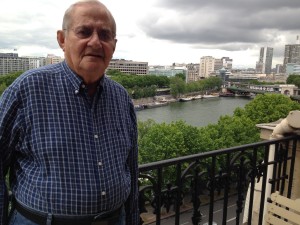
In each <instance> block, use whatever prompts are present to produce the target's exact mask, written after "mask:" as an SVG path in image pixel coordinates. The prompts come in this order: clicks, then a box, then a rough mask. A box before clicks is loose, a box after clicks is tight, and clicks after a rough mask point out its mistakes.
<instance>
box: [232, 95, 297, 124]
mask: <svg viewBox="0 0 300 225" xmlns="http://www.w3.org/2000/svg"><path fill="white" fill-rule="evenodd" d="M292 110H300V104H299V103H297V102H295V101H292V100H291V99H290V98H289V97H287V96H285V95H281V94H264V95H257V96H256V97H255V99H253V100H252V101H251V102H249V103H248V104H247V105H246V106H245V108H244V109H236V110H235V111H234V115H235V116H239V117H241V116H244V117H245V118H249V119H251V120H252V121H253V123H255V124H258V123H268V122H274V121H276V120H278V119H280V118H285V117H286V116H287V115H288V113H289V112H290V111H292Z"/></svg>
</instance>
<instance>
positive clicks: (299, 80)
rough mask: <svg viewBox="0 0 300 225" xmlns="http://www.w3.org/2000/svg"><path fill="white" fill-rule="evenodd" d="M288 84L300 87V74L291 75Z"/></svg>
mask: <svg viewBox="0 0 300 225" xmlns="http://www.w3.org/2000/svg"><path fill="white" fill-rule="evenodd" d="M286 83H287V84H295V85H296V86H297V87H300V74H291V75H289V77H288V78H287V80H286Z"/></svg>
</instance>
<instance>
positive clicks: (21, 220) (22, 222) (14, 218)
mask: <svg viewBox="0 0 300 225" xmlns="http://www.w3.org/2000/svg"><path fill="white" fill-rule="evenodd" d="M8 225H40V224H37V223H34V222H32V221H31V220H28V219H27V218H25V217H24V216H22V215H21V214H20V213H19V212H18V211H16V210H14V211H13V212H12V214H11V217H10V220H9V223H8ZM115 225H125V210H124V207H123V208H122V210H121V215H120V220H119V221H118V223H116V224H115Z"/></svg>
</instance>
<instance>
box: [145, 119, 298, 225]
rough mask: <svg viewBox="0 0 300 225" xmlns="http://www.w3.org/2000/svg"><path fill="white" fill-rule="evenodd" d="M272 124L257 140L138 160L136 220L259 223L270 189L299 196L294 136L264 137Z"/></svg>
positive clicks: (288, 195)
mask: <svg viewBox="0 0 300 225" xmlns="http://www.w3.org/2000/svg"><path fill="white" fill-rule="evenodd" d="M297 121H299V120H297ZM297 123H298V122H297ZM267 127H268V126H267ZM274 127H275V126H273V125H272V124H271V125H269V128H266V127H265V126H261V137H262V138H265V139H268V140H264V141H261V142H258V143H252V144H247V145H243V146H237V147H233V148H227V149H221V150H215V151H211V152H206V153H199V154H196V155H190V156H184V157H180V158H175V159H170V160H164V161H159V162H153V163H148V164H144V165H140V167H139V173H140V174H139V185H140V186H139V191H140V198H139V208H140V213H141V223H140V224H157V225H160V224H175V225H179V224H193V225H196V224H197V225H198V224H201V225H202V224H208V225H214V224H218V225H219V224H223V225H224V224H243V225H246V224H247V225H251V224H253V225H257V224H258V225H261V224H265V222H264V216H265V215H266V205H267V204H268V201H267V200H268V198H269V197H270V195H271V193H274V192H276V191H278V192H279V194H280V195H282V196H285V197H287V198H291V199H295V198H300V189H299V185H300V179H299V177H300V171H299V168H300V165H299V164H300V152H299V151H300V142H299V141H300V136H299V135H296V134H290V135H284V137H280V138H272V139H269V136H270V134H271V133H272V132H273V133H274V131H273V130H274ZM216 210H217V211H218V214H216V213H215V211H216ZM183 217H184V218H185V219H183ZM187 217H188V222H186V218H187ZM165 218H167V219H165Z"/></svg>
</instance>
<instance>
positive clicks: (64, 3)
mask: <svg viewBox="0 0 300 225" xmlns="http://www.w3.org/2000/svg"><path fill="white" fill-rule="evenodd" d="M73 2H74V1H73V0H15V1H13V0H1V3H0V6H1V7H0V28H1V30H0V52H13V50H14V49H17V53H19V56H46V55H47V54H48V53H50V54H55V55H59V56H63V54H62V51H61V50H60V49H59V47H58V44H57V41H56V30H58V29H60V28H61V21H62V17H63V14H64V11H65V10H66V8H67V7H68V6H69V5H70V4H71V3H73ZM102 2H103V3H104V4H105V5H106V6H107V7H108V8H109V9H110V10H111V12H112V14H113V15H114V17H115V19H116V22H117V39H118V43H117V49H116V52H115V54H114V58H123V59H127V60H134V61H145V62H149V65H156V64H160V65H169V64H172V63H173V62H176V63H199V61H200V58H201V57H202V56H213V57H215V58H221V57H223V56H228V57H230V58H232V59H233V67H238V66H246V67H255V63H256V61H257V60H258V55H259V49H260V47H265V46H269V47H273V48H274V58H273V67H275V65H276V64H282V63H283V54H284V45H285V44H295V43H296V36H297V35H300V0H227V1H224V0H127V1H124V0H103V1H102Z"/></svg>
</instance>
